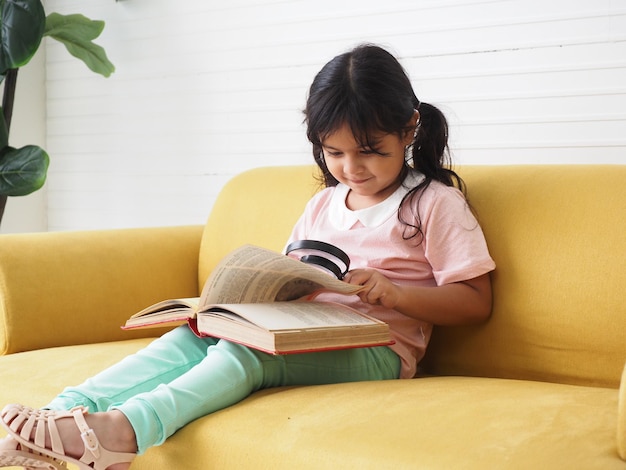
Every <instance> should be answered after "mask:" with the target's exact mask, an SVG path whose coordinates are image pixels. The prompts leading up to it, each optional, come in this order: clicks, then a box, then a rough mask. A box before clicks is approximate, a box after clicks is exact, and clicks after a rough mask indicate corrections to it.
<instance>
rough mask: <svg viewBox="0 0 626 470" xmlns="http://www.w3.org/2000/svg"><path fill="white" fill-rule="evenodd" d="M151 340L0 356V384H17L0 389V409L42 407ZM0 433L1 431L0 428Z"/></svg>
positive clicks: (96, 344) (97, 344) (95, 344)
mask: <svg viewBox="0 0 626 470" xmlns="http://www.w3.org/2000/svg"><path fill="white" fill-rule="evenodd" d="M153 339H154V338H141V339H132V340H126V341H111V342H108V343H93V344H84V345H79V346H62V347H57V348H49V349H43V350H35V351H26V352H21V353H15V354H9V355H7V356H0V371H2V372H1V377H0V380H1V381H2V383H9V384H20V386H19V387H14V386H12V387H10V388H8V387H4V386H3V387H0V403H1V405H0V406H4V405H5V404H7V403H22V404H24V405H28V406H34V407H41V406H45V405H46V404H48V403H49V402H50V400H51V399H52V398H53V397H55V396H56V395H57V394H59V393H60V392H61V391H62V390H63V389H64V388H65V387H66V386H69V385H78V384H79V383H82V382H83V381H84V380H85V379H87V378H89V377H91V376H93V375H95V374H97V373H98V372H99V371H101V370H104V369H105V368H106V367H109V366H111V365H113V364H115V363H116V362H118V361H119V360H121V359H122V358H124V357H125V356H127V355H129V354H132V353H134V352H136V351H137V350H139V349H140V348H142V347H143V346H146V345H147V344H148V343H149V342H151V341H152V340H153ZM5 381H6V382H5ZM0 433H4V430H2V429H0Z"/></svg>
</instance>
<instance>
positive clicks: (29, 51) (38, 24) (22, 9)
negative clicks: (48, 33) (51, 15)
mask: <svg viewBox="0 0 626 470" xmlns="http://www.w3.org/2000/svg"><path fill="white" fill-rule="evenodd" d="M0 20H1V22H2V23H1V26H0V73H1V74H4V73H5V72H6V71H7V70H9V69H15V68H18V67H21V66H23V65H25V64H27V63H28V61H29V60H30V59H31V58H32V57H33V56H34V55H35V52H37V49H38V48H39V44H40V43H41V38H42V36H43V33H44V29H45V24H46V13H45V11H44V9H43V5H42V3H41V1H40V0H0Z"/></svg>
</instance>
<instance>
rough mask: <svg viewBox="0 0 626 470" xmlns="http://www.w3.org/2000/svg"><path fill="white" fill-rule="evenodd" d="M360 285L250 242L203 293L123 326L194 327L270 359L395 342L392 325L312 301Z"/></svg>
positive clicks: (227, 259) (157, 307)
mask: <svg viewBox="0 0 626 470" xmlns="http://www.w3.org/2000/svg"><path fill="white" fill-rule="evenodd" d="M360 289H361V287H359V286H354V285H351V284H348V283H346V282H343V281H340V280H338V279H336V278H334V277H332V276H331V275H329V274H328V273H327V272H324V271H322V270H320V269H318V268H317V267H315V266H313V265H311V264H306V263H302V262H300V261H298V260H296V259H293V258H290V257H288V256H285V255H283V254H280V253H276V252H274V251H271V250H266V249H264V248H259V247H256V246H253V245H245V246H243V247H241V248H238V249H236V250H235V251H233V252H231V253H230V254H228V255H227V256H226V257H225V258H224V259H223V260H222V261H221V262H220V263H219V264H218V265H217V266H216V267H215V269H214V270H213V271H212V273H211V275H210V276H209V278H208V279H207V282H206V283H205V285H204V288H203V290H202V295H201V296H200V297H198V298H191V299H172V300H165V301H162V302H159V303H157V304H154V305H151V306H149V307H147V308H145V309H143V310H142V311H140V312H138V313H136V314H135V315H133V316H132V317H130V318H129V319H128V321H127V322H126V325H125V326H124V327H123V328H125V329H133V328H151V327H158V326H167V325H178V324H183V323H189V324H190V326H191V327H192V328H193V329H194V331H195V332H196V333H197V334H199V335H203V336H213V337H217V338H223V339H227V340H229V341H233V342H237V343H241V344H244V345H246V346H250V347H253V348H256V349H259V350H262V351H266V352H269V353H272V354H287V353H295V352H305V351H318V350H327V349H342V348H352V347H363V346H377V345H386V344H392V343H393V340H392V339H391V336H390V333H389V327H388V325H387V324H385V323H383V322H381V321H380V320H377V319H375V318H372V317H370V316H368V315H365V314H363V313H361V312H359V311H357V310H354V309H352V308H350V307H347V306H345V305H341V304H337V303H330V302H319V301H315V300H314V299H315V297H316V296H317V295H318V294H319V293H321V292H336V293H340V294H345V295H351V294H355V293H357V292H358V291H359V290H360Z"/></svg>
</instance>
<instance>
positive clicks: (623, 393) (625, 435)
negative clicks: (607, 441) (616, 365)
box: [617, 365, 626, 460]
mask: <svg viewBox="0 0 626 470" xmlns="http://www.w3.org/2000/svg"><path fill="white" fill-rule="evenodd" d="M617 452H618V453H619V456H620V457H621V459H622V460H626V365H624V371H623V372H622V381H621V383H620V387H619V398H618V403H617Z"/></svg>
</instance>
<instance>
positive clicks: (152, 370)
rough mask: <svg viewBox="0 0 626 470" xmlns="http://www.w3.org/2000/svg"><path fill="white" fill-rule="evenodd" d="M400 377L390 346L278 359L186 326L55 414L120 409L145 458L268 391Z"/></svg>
mask: <svg viewBox="0 0 626 470" xmlns="http://www.w3.org/2000/svg"><path fill="white" fill-rule="evenodd" d="M399 374H400V359H399V358H398V356H397V355H396V354H395V353H394V352H393V351H392V350H391V349H389V348H388V347H376V348H359V349H346V350H339V351H327V352H317V353H306V354H291V355H284V356H272V355H269V354H265V353H263V352H260V351H256V350H254V349H250V348H247V347H245V346H241V345H238V344H235V343H231V342H228V341H224V340H217V339H213V338H198V337H197V336H196V335H194V334H193V332H192V331H191V330H190V329H189V328H188V327H186V326H182V327H179V328H176V329H174V330H172V331H170V332H169V333H167V334H165V335H163V336H162V337H161V338H159V339H157V340H155V341H154V342H152V343H151V344H150V345H148V346H147V347H146V348H144V349H142V350H141V351H139V352H137V353H136V354H133V355H131V356H128V357H127V358H125V359H123V360H122V361H120V362H119V363H117V364H116V365H114V366H112V367H110V368H108V369H106V370H105V371H103V372H101V373H99V374H97V375H96V376H94V377H93V378H91V379H88V380H87V381H85V382H84V383H83V384H81V385H79V386H77V387H68V388H66V389H65V390H64V391H63V392H62V393H61V394H60V395H59V396H57V397H56V398H55V399H54V400H53V401H52V402H51V403H50V404H49V405H48V406H47V408H50V409H55V410H65V409H70V408H72V407H74V406H86V407H88V408H89V410H90V411H91V412H97V411H108V410H112V409H117V410H120V411H121V412H123V413H124V414H125V415H126V417H127V418H128V419H129V421H130V423H131V425H132V426H133V429H134V430H135V434H136V436H137V446H138V449H139V453H140V454H141V453H143V452H145V451H146V450H147V449H148V448H149V447H151V446H154V445H159V444H162V443H163V442H164V441H165V439H167V438H168V437H169V436H171V435H172V434H174V433H175V432H176V431H177V430H178V429H180V428H181V427H183V426H184V425H186V424H187V423H190V422H191V421H193V420H195V419H197V418H199V417H201V416H205V415H207V414H210V413H212V412H215V411H217V410H220V409H223V408H225V407H227V406H230V405H233V404H235V403H237V402H239V401H240V400H242V399H244V398H245V397H247V396H248V395H250V394H251V393H252V392H254V391H257V390H260V389H263V388H269V387H278V386H284V385H314V384H329V383H339V382H356V381H364V380H386V379H395V378H398V376H399Z"/></svg>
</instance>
